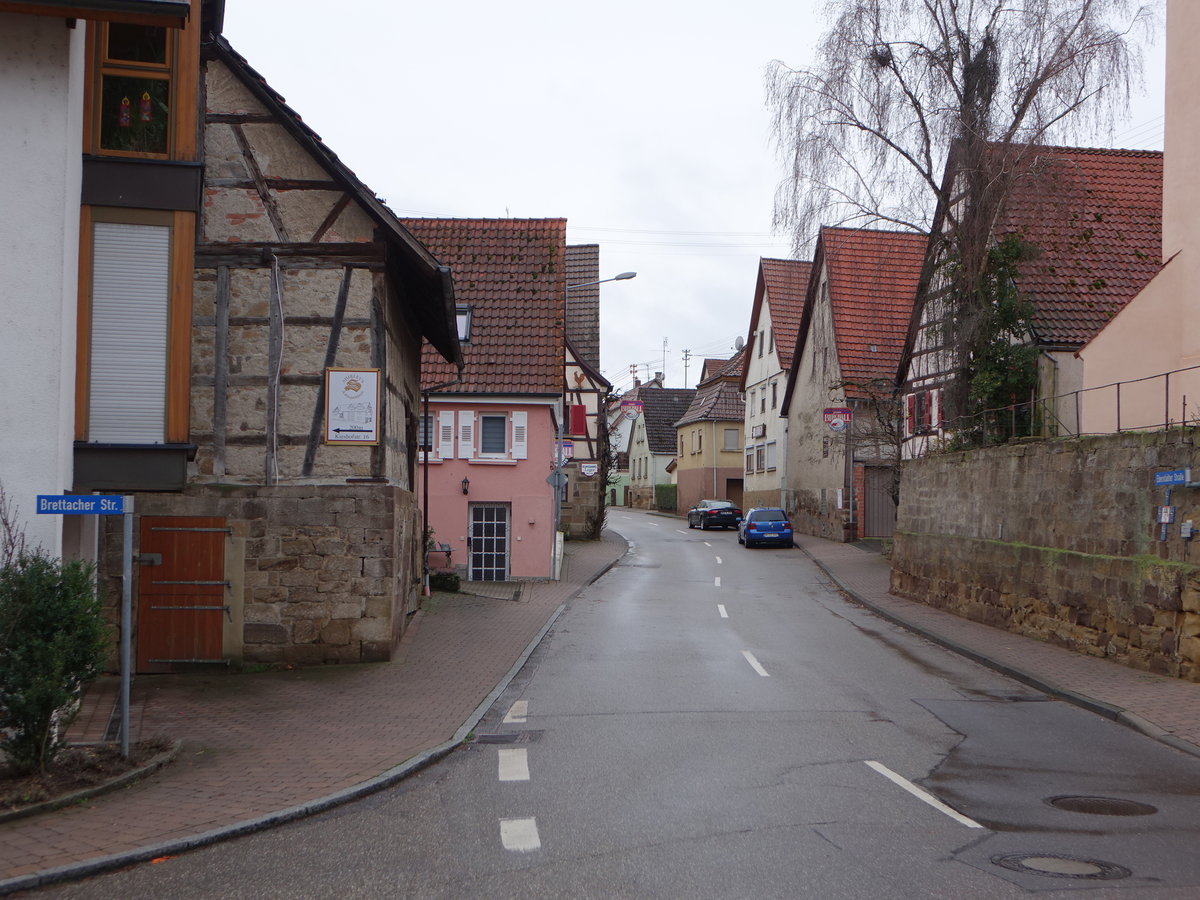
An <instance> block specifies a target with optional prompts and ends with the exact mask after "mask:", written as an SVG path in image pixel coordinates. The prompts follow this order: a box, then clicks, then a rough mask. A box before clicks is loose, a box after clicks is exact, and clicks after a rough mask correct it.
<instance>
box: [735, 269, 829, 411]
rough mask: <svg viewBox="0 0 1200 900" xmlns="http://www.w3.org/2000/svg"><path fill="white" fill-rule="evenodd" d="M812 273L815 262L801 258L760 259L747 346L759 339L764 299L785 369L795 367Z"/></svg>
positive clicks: (781, 365)
mask: <svg viewBox="0 0 1200 900" xmlns="http://www.w3.org/2000/svg"><path fill="white" fill-rule="evenodd" d="M811 273H812V263H811V262H806V261H802V260H798V259H769V258H767V257H763V258H762V259H760V260H759V261H758V284H757V285H756V286H755V290H754V306H753V308H752V309H751V311H750V331H749V333H748V334H747V335H746V346H747V347H749V346H751V345H752V344H753V343H754V341H755V340H757V335H758V323H759V319H760V318H761V316H762V305H763V302H764V301H765V302H766V304H767V309H768V310H769V311H770V316H771V327H772V328H773V329H774V331H775V355H776V357H777V358H778V359H779V367H780V368H781V369H783V371H785V372H786V371H787V370H788V369H790V368H791V367H792V352H793V351H794V350H795V349H796V335H797V334H798V333H799V331H800V320H801V319H802V318H803V317H804V300H805V297H806V296H807V294H808V279H809V275H810V274H811ZM742 387H743V388H744V387H745V384H743V385H742Z"/></svg>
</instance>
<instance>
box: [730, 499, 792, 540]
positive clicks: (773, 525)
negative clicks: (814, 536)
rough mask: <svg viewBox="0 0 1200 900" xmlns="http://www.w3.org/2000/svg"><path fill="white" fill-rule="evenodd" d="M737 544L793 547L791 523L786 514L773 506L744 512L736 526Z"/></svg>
mask: <svg viewBox="0 0 1200 900" xmlns="http://www.w3.org/2000/svg"><path fill="white" fill-rule="evenodd" d="M738 543H739V544H745V545H746V546H747V547H753V546H755V545H756V544H780V545H782V546H784V547H794V546H795V544H794V543H793V541H792V523H791V522H790V521H789V520H788V517H787V513H785V512H784V511H783V510H782V509H779V508H778V507H774V506H759V507H755V508H754V509H750V510H747V511H746V518H744V519H742V523H741V524H740V525H738Z"/></svg>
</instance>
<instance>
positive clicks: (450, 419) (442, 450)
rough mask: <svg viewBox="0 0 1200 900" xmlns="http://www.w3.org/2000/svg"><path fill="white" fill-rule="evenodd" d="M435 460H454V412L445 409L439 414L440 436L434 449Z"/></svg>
mask: <svg viewBox="0 0 1200 900" xmlns="http://www.w3.org/2000/svg"><path fill="white" fill-rule="evenodd" d="M434 458H435V459H454V411H453V410H449V409H443V410H442V411H441V412H439V413H438V436H437V444H436V446H435V447H434Z"/></svg>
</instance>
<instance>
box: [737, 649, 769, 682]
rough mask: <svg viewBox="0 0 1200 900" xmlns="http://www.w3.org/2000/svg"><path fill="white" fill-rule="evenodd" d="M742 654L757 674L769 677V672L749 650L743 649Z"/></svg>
mask: <svg viewBox="0 0 1200 900" xmlns="http://www.w3.org/2000/svg"><path fill="white" fill-rule="evenodd" d="M742 656H744V657H746V662H748V663H750V666H751V668H753V669H754V671H755V672H757V673H758V674H759V675H761V676H762V677H763V678H770V677H771V673H770V672H768V671H767V670H766V669H764V668H763V667H762V663H760V662H759V661H758V660H757V659H755V658H754V654H753V653H751V652H750V651H749V650H743V651H742Z"/></svg>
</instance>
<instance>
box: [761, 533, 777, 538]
mask: <svg viewBox="0 0 1200 900" xmlns="http://www.w3.org/2000/svg"><path fill="white" fill-rule="evenodd" d="M763 537H779V535H778V534H776V533H774V532H769V533H767V534H764V535H763Z"/></svg>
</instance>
